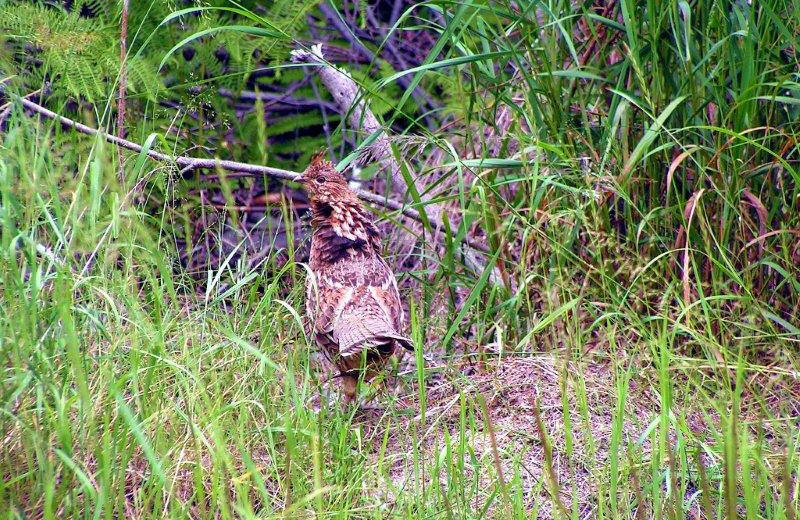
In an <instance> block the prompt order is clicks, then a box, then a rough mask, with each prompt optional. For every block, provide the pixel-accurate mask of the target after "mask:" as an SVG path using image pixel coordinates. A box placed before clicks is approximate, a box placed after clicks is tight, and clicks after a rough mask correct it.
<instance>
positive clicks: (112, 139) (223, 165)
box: [9, 93, 489, 253]
mask: <svg viewBox="0 0 800 520" xmlns="http://www.w3.org/2000/svg"><path fill="white" fill-rule="evenodd" d="M9 95H10V96H12V97H14V98H15V99H17V100H18V101H19V102H20V103H21V104H22V105H23V106H24V107H25V108H27V109H29V110H31V111H33V112H35V113H37V114H40V115H42V116H44V117H47V118H49V119H53V120H56V121H58V122H59V123H61V124H62V125H64V126H68V127H70V128H73V129H75V130H77V131H78V132H80V133H83V134H86V135H93V136H99V137H102V138H103V139H105V140H106V141H108V142H109V143H112V144H114V145H116V146H119V147H120V148H124V149H126V150H131V151H133V152H137V153H145V154H146V155H147V156H148V157H150V158H151V159H155V160H157V161H160V162H165V163H172V164H175V165H177V166H178V167H180V168H181V170H182V171H191V170H196V169H210V170H215V169H220V170H224V171H227V172H232V173H233V175H231V176H230V177H233V176H236V177H259V176H261V177H264V176H266V177H274V178H277V179H284V180H289V181H297V177H298V176H299V175H300V174H299V173H297V172H293V171H289V170H283V169H280V168H272V167H270V166H261V165H258V164H248V163H242V162H237V161H227V160H219V159H201V158H196V157H186V156H181V155H179V156H171V155H167V154H165V153H161V152H157V151H155V150H146V151H145V150H144V149H143V147H142V146H141V145H139V144H136V143H133V142H131V141H128V140H126V139H123V138H121V137H118V136H115V135H112V134H108V133H105V132H103V131H100V130H98V129H96V128H92V127H90V126H86V125H84V124H82V123H78V122H77V121H74V120H72V119H70V118H68V117H64V116H62V115H60V114H57V113H55V112H53V111H52V110H48V109H47V108H45V107H43V106H41V105H39V104H37V103H34V102H33V101H30V100H28V99H25V98H23V97H20V96H17V95H14V94H10V93H9ZM355 192H356V194H357V195H358V197H359V198H360V199H362V200H365V201H367V202H370V203H372V204H375V205H377V206H381V207H384V208H386V209H389V210H393V211H397V212H399V213H401V214H402V215H404V216H406V217H408V218H410V219H412V220H415V221H417V222H422V221H423V220H422V217H421V216H420V213H419V211H417V210H415V209H414V208H411V207H409V206H407V205H405V204H402V203H400V202H397V201H394V200H391V199H388V198H386V197H383V196H381V195H378V194H376V193H372V192H369V191H365V190H360V189H357V190H355ZM462 241H463V243H464V244H465V245H467V246H469V247H471V248H473V249H475V250H477V251H481V252H484V253H486V252H488V251H489V250H488V248H487V247H486V246H485V245H483V244H481V243H479V242H475V241H473V240H470V239H469V238H466V237H465V238H464V239H463V240H462Z"/></svg>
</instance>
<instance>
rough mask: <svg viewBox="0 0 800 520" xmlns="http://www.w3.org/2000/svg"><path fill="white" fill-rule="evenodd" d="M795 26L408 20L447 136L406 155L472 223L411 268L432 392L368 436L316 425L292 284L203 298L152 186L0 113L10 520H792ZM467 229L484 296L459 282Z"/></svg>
mask: <svg viewBox="0 0 800 520" xmlns="http://www.w3.org/2000/svg"><path fill="white" fill-rule="evenodd" d="M433 11H436V12H438V13H441V16H434V14H433ZM416 15H420V17H419V18H416ZM798 20H800V4H799V3H797V2H789V3H787V2H777V1H765V2H753V3H752V4H748V3H745V2H719V1H711V0H697V1H695V2H654V1H646V2H630V1H625V0H623V1H620V2H619V3H618V4H616V7H614V8H613V10H611V11H608V12H600V11H599V10H598V9H597V8H595V7H594V6H593V4H589V3H584V4H577V5H575V6H573V5H572V4H571V3H570V2H566V1H558V0H556V1H553V2H532V3H530V4H525V3H523V4H507V3H475V2H468V3H450V2H440V3H426V4H421V5H419V6H417V7H415V8H414V9H410V10H409V11H407V12H406V13H405V14H403V15H402V16H401V18H400V20H399V22H398V27H400V28H403V27H411V26H413V25H415V24H423V25H425V26H426V27H427V28H428V29H429V30H431V31H434V32H437V33H438V34H439V35H440V40H439V44H437V46H436V48H435V52H433V53H432V54H431V56H430V57H429V59H428V60H427V61H426V62H425V64H424V65H423V66H422V67H419V68H418V69H416V70H412V71H409V74H413V78H414V81H413V82H412V88H413V86H414V85H416V84H420V85H422V86H423V87H425V88H429V89H431V90H433V89H434V87H435V88H438V89H440V90H442V91H443V92H444V93H445V94H444V95H445V96H447V97H446V100H447V104H446V110H447V115H446V116H443V117H447V118H449V119H448V121H450V126H448V127H444V128H443V129H442V130H440V131H437V132H434V133H431V132H429V131H428V130H426V129H422V128H420V129H418V128H415V127H411V128H410V129H409V130H408V132H409V133H414V134H418V135H422V136H424V137H425V139H426V142H427V143H428V144H427V145H426V146H424V147H423V149H422V150H421V152H420V154H421V155H432V154H433V153H434V151H437V150H438V151H440V152H441V153H442V154H444V159H443V161H442V162H441V163H440V164H439V165H438V166H437V169H436V171H437V174H439V175H441V176H443V179H442V181H441V184H442V185H448V184H449V185H452V188H451V191H449V192H448V193H447V195H446V196H443V197H441V199H442V200H445V201H446V202H447V203H448V204H452V205H453V207H455V208H457V209H458V212H459V213H460V215H461V216H462V217H463V221H462V222H460V223H458V224H457V225H455V224H454V227H453V228H452V230H450V231H449V233H450V235H451V236H448V240H447V243H448V244H452V247H451V248H450V250H448V251H447V252H446V254H445V255H444V257H443V258H441V259H432V258H428V259H427V262H426V263H424V264H423V263H421V264H420V266H421V267H419V268H418V269H417V270H415V271H414V272H411V273H408V275H409V276H412V277H413V278H414V279H415V280H416V281H417V282H418V283H419V284H420V289H421V290H420V291H415V292H411V293H410V294H409V296H408V297H409V298H411V299H412V305H411V310H412V313H411V314H412V319H411V337H412V338H414V341H415V344H417V346H418V347H421V348H424V349H425V350H427V351H429V352H447V355H445V356H444V361H445V366H444V368H438V369H437V370H438V372H437V371H434V370H431V369H430V368H429V367H425V366H424V365H423V364H422V363H418V365H417V372H416V373H414V374H411V375H408V376H405V377H404V378H402V379H403V385H402V386H401V388H402V392H401V396H400V397H393V396H391V395H384V396H383V397H381V398H380V399H381V402H382V403H383V404H384V405H385V406H386V409H385V411H383V412H380V413H377V412H376V413H373V414H370V413H366V414H365V413H362V412H355V411H353V410H345V411H343V410H340V409H339V408H338V407H337V406H336V405H335V404H332V403H331V404H329V403H327V402H326V401H325V400H324V399H323V400H322V405H321V409H320V410H319V411H318V412H315V411H313V406H312V404H313V403H314V402H316V401H317V400H318V393H319V388H320V386H321V385H322V381H321V379H322V376H321V375H320V373H319V371H318V370H317V369H316V367H315V366H314V363H313V359H312V358H313V356H312V352H313V351H314V347H313V345H311V344H310V343H309V341H308V338H306V337H305V335H304V333H303V331H302V322H301V318H300V316H301V314H302V311H301V309H302V298H303V290H302V287H303V278H304V270H303V269H302V268H298V267H297V266H296V265H295V264H294V263H293V260H290V262H289V263H288V264H285V265H284V266H283V267H282V266H281V264H280V263H279V262H277V261H273V259H272V257H270V258H268V259H267V261H266V262H265V263H264V264H263V265H261V266H259V268H258V269H252V268H250V267H248V266H247V265H246V264H245V263H244V262H241V261H237V262H233V261H231V262H228V263H224V264H223V265H222V266H221V267H220V268H219V270H218V271H209V272H208V273H206V276H205V277H204V278H205V281H206V283H205V284H204V288H205V289H204V291H203V292H201V293H198V292H197V291H196V290H195V288H196V280H194V279H190V278H189V277H188V276H187V275H185V274H182V273H181V272H180V269H177V262H176V260H175V252H174V251H172V250H171V244H172V243H174V242H173V241H171V240H170V239H169V238H165V237H168V236H169V235H170V233H173V232H174V230H175V227H176V226H175V223H174V222H172V218H173V217H172V213H171V208H170V207H169V205H168V204H166V203H165V205H164V206H163V207H162V208H160V210H156V211H153V209H152V206H149V205H147V204H141V203H140V202H139V200H138V196H137V195H135V194H134V192H133V186H132V185H133V183H134V182H135V181H138V180H141V179H140V177H144V178H145V186H146V187H151V186H153V185H156V183H157V182H162V179H169V178H170V176H169V171H168V170H163V169H162V168H164V167H163V166H158V165H152V164H149V165H148V163H142V162H141V161H138V160H137V158H136V157H129V158H128V161H127V162H126V163H125V164H124V165H123V167H124V168H125V169H126V171H128V172H130V173H131V175H130V176H129V177H128V178H129V179H130V181H129V184H128V185H120V184H119V182H118V179H117V175H116V172H117V167H118V165H117V163H116V161H117V154H116V153H114V152H113V151H112V150H110V149H109V148H108V146H107V145H104V144H103V143H101V142H99V141H92V140H91V139H89V138H86V137H85V136H77V135H74V134H71V133H69V132H67V131H64V130H62V129H61V128H60V127H58V126H57V125H53V124H52V123H51V122H48V121H38V120H35V119H33V118H29V117H26V116H25V115H24V114H23V113H22V112H21V110H20V109H19V107H14V109H13V111H12V112H11V114H10V116H9V119H8V121H7V123H6V124H7V129H6V130H5V131H4V132H3V133H2V147H0V222H2V225H1V226H0V298H1V299H2V302H1V303H0V346H1V347H2V348H1V350H0V358H2V368H3V373H2V378H1V379H0V380H1V381H2V384H0V426H1V429H0V433H2V435H0V446H1V447H2V448H1V449H0V514H3V515H4V516H5V517H7V518H29V517H30V518H46V519H50V518H69V517H76V518H78V517H80V518H116V517H122V516H125V517H136V518H165V517H168V518H311V517H318V518H447V519H455V518H465V519H466V518H470V519H471V518H515V519H517V518H519V519H522V518H532V517H537V516H543V517H558V518H567V517H568V518H589V517H592V518H685V517H687V516H691V517H692V518H734V517H744V518H748V519H751V518H765V519H767V518H769V519H794V518H797V511H798V507H800V493H799V492H798V486H799V485H800V484H798V474H800V461H798V446H799V445H800V434H798V430H799V429H798V417H800V407H798V402H800V395H799V394H800V390H798V377H800V376H799V375H798V374H800V359H799V358H798V341H800V329H799V328H798V327H800V323H799V322H798V320H797V315H798V308H799V307H800V296H799V295H800V276H799V275H800V269H798V265H799V264H800V248H799V247H798V245H797V244H798V236H797V234H798V229H800V212H798V203H800V183H798V180H800V177H799V175H798V171H797V152H798V150H797V145H796V136H797V133H798V126H797V122H796V117H797V109H798V101H797V99H799V98H798V93H799V92H800V90H799V88H800V86H799V85H798V83H797V65H798V62H797V54H796V52H797V50H796V48H795V47H796V36H795V35H796V34H797V33H798V29H799V28H800V27H798V22H797V21H798ZM371 95H375V96H380V95H381V92H380V90H376V91H373V92H371ZM409 95H410V94H409ZM402 104H403V103H402V102H401V105H402ZM399 120H400V119H399V116H398V121H399ZM388 122H392V121H391V120H390V121H388ZM154 130H156V131H157V130H158V129H154ZM408 160H409V161H411V160H412V158H410V157H409V158H408ZM442 163H443V164H450V166H449V167H446V168H442V167H441V164H442ZM142 165H144V166H145V167H144V168H141V166H142ZM412 166H415V167H419V165H417V164H414V163H412ZM148 168H151V169H149V170H148ZM413 169H414V168H412V170H413ZM423 173H424V172H423ZM168 182H177V181H174V180H169V181H168ZM147 193H148V191H147V190H145V192H144V197H145V198H146V197H147ZM434 200H437V199H434ZM473 223H477V224H479V226H480V227H481V228H482V229H484V230H486V232H487V235H488V236H487V239H488V240H487V242H488V243H489V244H490V246H491V249H492V253H491V254H490V255H489V258H490V259H494V260H495V262H494V264H492V263H490V264H489V267H487V270H486V271H485V272H483V273H480V272H479V273H474V272H472V271H470V270H469V269H463V268H462V266H460V265H459V263H458V262H459V258H460V256H459V252H458V250H457V247H456V245H455V244H457V243H458V240H459V238H460V236H463V235H464V234H465V233H467V232H468V230H469V228H470V226H471V225H472V224H473ZM387 250H391V244H387ZM493 265H497V266H498V268H499V270H500V271H501V272H502V276H501V278H500V282H499V283H498V282H497V280H494V279H493V277H492V276H490V274H491V273H490V270H491V269H492V267H493ZM221 280H225V283H222V282H221ZM442 295H444V296H442ZM443 300H450V302H451V303H450V305H451V308H448V307H447V305H448V304H447V302H446V301H445V302H444V303H443ZM445 343H447V345H445ZM456 346H458V347H459V348H456ZM445 347H446V348H445ZM473 351H476V352H477V354H476V352H473ZM421 354H422V353H421V352H418V355H417V360H418V361H421V360H422V358H421ZM471 354H476V355H475V357H476V358H479V359H478V360H477V362H476V366H477V368H476V370H477V373H470V372H469V371H466V370H461V368H463V367H464V366H465V365H468V364H469V363H470V362H471V361H473V356H471ZM425 381H428V386H427V387H426V386H425V384H423V383H424V382H425Z"/></svg>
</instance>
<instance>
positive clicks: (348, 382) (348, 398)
mask: <svg viewBox="0 0 800 520" xmlns="http://www.w3.org/2000/svg"><path fill="white" fill-rule="evenodd" d="M357 390H358V379H356V378H355V377H353V376H349V375H342V393H344V404H345V405H349V404H351V403H353V402H355V400H356V395H357V392H356V391H357Z"/></svg>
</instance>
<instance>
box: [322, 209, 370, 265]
mask: <svg viewBox="0 0 800 520" xmlns="http://www.w3.org/2000/svg"><path fill="white" fill-rule="evenodd" d="M311 227H312V228H313V230H314V233H313V238H312V244H311V248H312V260H313V261H319V262H322V263H334V262H336V261H338V260H340V259H342V258H353V257H355V256H358V255H360V254H371V253H372V252H373V251H375V252H377V250H378V249H379V244H380V237H379V235H378V230H377V228H376V227H375V225H374V224H373V223H372V222H371V220H370V218H369V216H368V215H367V214H366V212H365V211H364V209H363V208H362V207H361V204H360V203H359V202H358V200H357V199H356V200H348V199H336V200H331V199H329V200H325V201H323V200H312V202H311Z"/></svg>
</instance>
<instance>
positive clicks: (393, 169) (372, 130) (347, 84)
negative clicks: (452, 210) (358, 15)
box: [292, 43, 500, 284]
mask: <svg viewBox="0 0 800 520" xmlns="http://www.w3.org/2000/svg"><path fill="white" fill-rule="evenodd" d="M292 61H293V62H294V63H305V64H308V65H313V66H315V67H316V68H317V74H318V75H319V78H320V80H321V81H322V84H323V85H325V88H327V89H328V91H329V92H330V93H331V95H332V96H333V99H334V101H336V105H337V106H338V107H339V112H340V113H341V114H342V115H347V116H348V122H349V123H350V126H351V127H353V129H355V130H359V131H361V132H362V133H364V134H366V135H372V134H377V135H378V137H377V138H376V139H375V140H374V141H373V142H372V143H371V144H370V145H369V146H368V147H367V149H366V151H365V153H362V154H361V156H360V157H359V159H358V162H359V164H362V165H363V164H365V163H368V162H371V161H376V162H377V163H378V165H379V166H380V168H381V170H382V171H385V172H388V174H389V176H390V178H391V182H392V188H393V189H394V190H395V191H396V192H397V193H398V194H400V195H405V193H404V191H405V190H403V188H405V189H406V190H407V189H409V188H411V187H414V188H415V190H416V192H417V193H420V199H421V200H422V203H423V205H424V206H425V207H426V208H427V209H426V216H428V218H429V220H430V221H431V222H432V223H433V225H434V229H433V234H434V237H433V241H434V243H436V244H437V245H438V246H440V247H441V246H442V244H443V240H442V233H441V227H440V226H441V223H442V222H443V220H442V216H443V214H444V211H445V209H444V207H443V206H442V204H440V203H437V202H433V200H432V198H431V197H430V195H428V194H426V193H424V192H422V191H421V190H419V189H416V186H408V185H407V183H406V180H405V178H404V177H403V173H402V170H401V168H400V165H399V164H398V162H397V161H396V160H395V158H394V153H393V152H392V148H391V141H390V138H389V135H388V133H387V132H386V131H385V130H384V128H383V127H382V126H381V124H380V123H379V122H378V119H377V118H376V117H375V115H374V114H373V113H372V111H371V110H370V108H369V106H368V104H367V101H366V100H365V99H364V92H363V90H362V89H361V88H360V87H359V86H358V85H357V84H356V82H355V81H354V80H353V78H352V77H351V76H350V74H348V73H347V72H346V71H344V70H342V69H340V68H338V67H336V66H335V65H332V64H331V63H330V62H329V61H327V60H326V59H325V56H324V55H323V53H322V44H319V43H318V44H315V45H312V46H311V48H310V49H308V50H306V49H296V50H293V51H292ZM411 182H412V183H413V182H414V181H413V179H412V180H411ZM414 220H416V221H417V222H420V223H421V222H423V221H422V219H416V218H415V219H414ZM470 242H471V241H468V242H467V243H470ZM470 246H472V243H470ZM474 249H477V250H479V251H483V252H487V251H488V249H487V248H485V247H482V248H481V247H475V248H474ZM464 253H465V254H464V257H463V258H464V262H465V265H466V266H467V267H469V268H470V269H471V270H473V271H476V272H481V271H482V270H483V269H484V268H485V262H483V261H482V260H481V259H479V258H476V256H475V254H474V252H471V251H465V252H464ZM497 271H498V270H497V268H494V269H493V270H492V275H491V277H490V280H491V281H492V283H495V284H499V283H498V282H499V280H500V277H499V274H498V272H497Z"/></svg>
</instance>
